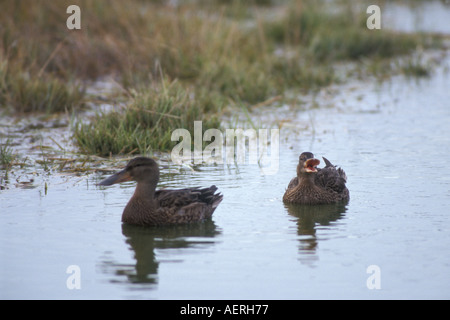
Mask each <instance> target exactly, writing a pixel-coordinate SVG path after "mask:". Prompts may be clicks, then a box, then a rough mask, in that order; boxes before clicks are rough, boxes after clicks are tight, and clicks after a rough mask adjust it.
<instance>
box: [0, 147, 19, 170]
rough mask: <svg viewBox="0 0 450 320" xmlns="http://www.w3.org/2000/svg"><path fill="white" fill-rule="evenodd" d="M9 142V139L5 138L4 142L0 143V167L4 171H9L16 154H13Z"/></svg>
mask: <svg viewBox="0 0 450 320" xmlns="http://www.w3.org/2000/svg"><path fill="white" fill-rule="evenodd" d="M10 143H11V141H10V140H6V142H5V143H0V169H2V170H5V172H8V171H9V169H10V168H11V167H12V164H13V162H14V160H15V159H16V154H14V151H13V149H12V148H11V147H10Z"/></svg>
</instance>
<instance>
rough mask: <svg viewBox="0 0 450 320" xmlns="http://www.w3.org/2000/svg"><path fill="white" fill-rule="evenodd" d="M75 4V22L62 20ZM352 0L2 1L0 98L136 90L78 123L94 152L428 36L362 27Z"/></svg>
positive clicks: (328, 75)
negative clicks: (108, 83)
mask: <svg viewBox="0 0 450 320" xmlns="http://www.w3.org/2000/svg"><path fill="white" fill-rule="evenodd" d="M73 4H75V5H78V6H79V7H80V9H81V26H82V28H81V30H68V29H67V28H66V23H65V22H66V19H67V17H68V14H66V9H67V7H68V6H69V5H73ZM355 8H356V6H354V5H353V3H352V2H351V1H348V0H345V1H344V0H342V1H337V2H335V3H333V5H331V6H330V2H329V1H318V0H316V1H312V0H303V1H302V0H292V1H286V2H277V1H267V0H261V1H257V0H256V1H249V2H247V1H223V0H216V1H201V0H198V1H189V2H179V3H177V4H176V5H172V4H171V2H166V1H142V0H131V1H127V2H121V1H106V0H99V1H91V0H61V1H53V2H51V1H45V0H35V1H32V2H23V1H7V2H4V3H2V10H1V12H0V21H2V26H1V28H0V63H1V64H0V108H1V107H9V108H10V109H11V110H15V111H16V112H21V113H22V112H29V111H41V112H42V111H43V112H55V111H62V110H66V109H67V110H74V109H76V108H78V107H80V106H81V105H82V103H83V101H84V98H85V95H84V91H83V90H82V87H81V86H80V85H79V83H80V81H86V80H94V81H95V80H97V79H99V78H102V77H113V78H115V81H117V82H119V83H121V85H122V86H123V87H124V88H125V90H124V91H125V92H128V93H130V92H135V94H128V95H127V98H128V99H129V102H128V103H125V105H124V106H121V107H117V108H116V110H115V111H113V112H111V113H106V112H99V113H98V114H97V115H96V116H94V118H93V119H91V120H90V121H85V120H84V119H81V120H79V121H77V122H76V123H74V124H73V131H74V140H75V141H76V142H77V144H78V145H79V146H80V148H81V149H82V150H83V151H84V152H86V153H89V154H98V155H110V154H120V153H124V154H127V153H130V154H131V153H145V152H147V151H149V150H156V149H158V150H168V149H170V148H171V147H172V146H174V144H175V143H176V142H172V141H170V136H171V132H172V131H173V130H174V129H176V128H185V129H188V130H192V127H193V122H194V121H195V120H203V121H204V127H205V128H204V129H206V128H207V127H208V126H214V127H218V126H219V125H220V115H221V111H222V110H223V108H224V107H225V106H234V105H237V106H242V105H244V106H252V105H258V104H260V103H262V102H264V101H270V100H271V99H272V98H273V97H279V96H283V95H284V92H285V91H286V90H287V89H292V90H294V91H309V90H316V89H318V88H321V87H324V86H327V85H329V84H331V83H333V82H336V81H339V80H342V79H340V78H339V77H338V76H337V75H336V72H335V68H334V65H333V64H334V63H335V62H336V61H356V62H357V63H360V62H361V61H364V60H365V59H367V58H370V59H375V60H377V59H385V58H390V57H392V56H395V55H399V54H408V53H410V52H412V51H414V50H415V48H416V47H417V46H424V44H425V42H424V37H423V36H417V35H405V34H398V33H394V32H389V31H387V30H377V31H373V30H368V29H367V28H366V26H365V20H366V19H367V15H366V13H365V10H359V9H355ZM365 8H366V7H365ZM365 8H364V9H365ZM273 12H276V14H273ZM366 65H367V64H365V63H362V64H360V66H361V67H364V66H366ZM408 70H411V71H407V70H406V69H405V72H407V74H410V75H416V74H419V72H418V71H420V70H418V71H417V72H416V71H413V69H412V68H410V69H408ZM420 72H422V71H420ZM162 75H163V76H162ZM277 101H281V99H277Z"/></svg>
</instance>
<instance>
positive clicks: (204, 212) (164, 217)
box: [99, 157, 223, 226]
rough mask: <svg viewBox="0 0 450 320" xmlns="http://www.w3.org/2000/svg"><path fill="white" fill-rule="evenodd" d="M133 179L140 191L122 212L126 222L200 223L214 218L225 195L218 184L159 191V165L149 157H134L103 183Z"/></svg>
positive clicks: (153, 223)
mask: <svg viewBox="0 0 450 320" xmlns="http://www.w3.org/2000/svg"><path fill="white" fill-rule="evenodd" d="M131 180H133V181H136V182H137V186H136V190H135V191H134V194H133V196H132V197H131V199H130V201H129V202H128V204H127V205H126V207H125V209H124V210H123V214H122V222H125V223H128V224H134V225H142V226H158V225H176V224H185V223H191V222H199V221H202V220H205V219H208V218H210V217H211V215H212V214H213V212H214V210H215V209H216V208H217V206H218V205H219V203H220V202H221V201H222V198H223V196H222V195H221V194H220V193H217V194H215V192H216V190H217V187H216V186H211V187H209V188H199V187H195V188H185V189H177V190H168V189H162V190H157V191H156V185H157V184H158V180H159V167H158V164H157V163H156V162H155V161H154V160H153V159H150V158H146V157H137V158H134V159H132V160H131V161H130V162H128V164H127V166H126V167H125V169H123V170H122V171H120V172H117V173H116V174H114V175H112V176H111V177H109V178H107V179H105V180H103V181H102V182H100V183H99V185H101V186H110V185H112V184H115V183H120V182H125V181H131Z"/></svg>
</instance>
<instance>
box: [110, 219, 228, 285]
mask: <svg viewBox="0 0 450 320" xmlns="http://www.w3.org/2000/svg"><path fill="white" fill-rule="evenodd" d="M122 233H123V235H124V236H125V238H126V239H125V242H126V243H127V244H128V245H129V246H130V249H131V251H132V252H133V253H134V259H135V262H136V263H135V264H134V265H130V264H120V263H109V264H108V265H109V267H110V268H113V269H114V274H115V275H116V276H126V277H127V281H126V282H127V283H134V284H151V285H156V284H157V283H158V267H159V263H160V259H158V257H157V255H156V250H161V251H160V252H162V251H164V250H166V249H193V248H196V249H198V248H200V249H201V248H206V247H209V246H213V245H214V243H215V242H214V237H215V236H216V235H218V234H220V232H219V231H218V230H217V229H216V225H215V224H214V222H213V221H212V220H207V221H204V222H203V223H196V224H188V225H177V226H166V227H151V228H149V227H143V226H136V225H130V224H126V223H124V224H122ZM168 261H172V262H182V255H181V254H179V253H177V256H176V258H174V260H168ZM114 281H121V280H120V279H114Z"/></svg>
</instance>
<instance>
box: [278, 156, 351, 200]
mask: <svg viewBox="0 0 450 320" xmlns="http://www.w3.org/2000/svg"><path fill="white" fill-rule="evenodd" d="M322 158H323V160H324V162H325V167H324V168H317V166H318V165H319V164H320V160H319V159H316V158H314V154H313V153H311V152H303V153H302V154H301V155H300V156H299V163H298V165H297V176H296V177H294V178H293V179H292V180H291V181H290V182H289V185H288V187H287V189H286V191H285V193H284V195H283V202H284V203H288V204H302V205H316V204H333V203H346V202H348V201H349V200H350V192H349V191H348V189H347V187H346V182H347V176H346V174H345V172H344V170H343V169H342V168H338V167H336V166H334V165H333V164H332V163H331V162H330V161H329V160H328V159H326V158H325V157H322Z"/></svg>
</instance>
